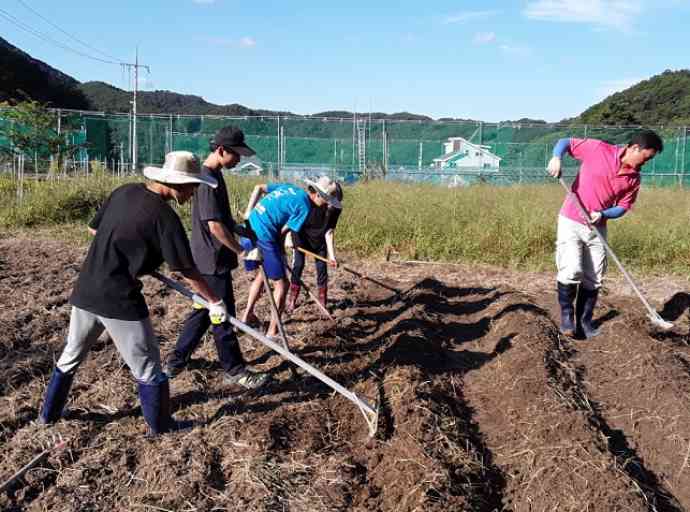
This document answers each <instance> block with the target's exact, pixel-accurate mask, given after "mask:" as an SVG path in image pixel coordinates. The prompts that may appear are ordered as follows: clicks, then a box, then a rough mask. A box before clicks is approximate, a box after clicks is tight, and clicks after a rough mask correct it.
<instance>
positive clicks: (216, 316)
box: [208, 300, 228, 325]
mask: <svg viewBox="0 0 690 512" xmlns="http://www.w3.org/2000/svg"><path fill="white" fill-rule="evenodd" d="M208 316H209V318H210V319H211V323H212V324H213V325H218V324H222V323H223V322H225V321H227V319H228V308H227V307H225V303H224V302H223V301H222V300H219V301H218V302H214V303H212V304H211V303H209V305H208Z"/></svg>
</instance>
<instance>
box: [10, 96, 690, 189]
mask: <svg viewBox="0 0 690 512" xmlns="http://www.w3.org/2000/svg"><path fill="white" fill-rule="evenodd" d="M56 119H59V120H60V122H59V123H57V122H56V128H55V129H56V130H63V131H64V134H65V135H64V136H65V137H66V141H67V140H72V141H77V142H83V143H85V146H84V149H83V150H81V151H79V152H78V154H77V155H75V157H74V159H73V160H74V161H73V162H71V166H69V165H68V166H67V167H68V168H69V169H72V170H73V171H74V172H85V173H88V172H89V169H90V167H91V165H92V163H93V162H99V163H100V165H101V166H102V167H101V168H107V169H109V170H113V171H117V172H139V171H140V170H141V168H142V167H143V166H145V165H159V164H161V163H162V162H163V159H164V155H165V154H166V153H167V152H168V151H171V150H181V149H184V150H189V151H192V152H194V153H196V154H197V155H199V157H201V158H203V157H204V156H205V155H206V154H207V153H208V144H209V140H210V139H211V138H212V136H213V134H214V132H215V131H216V130H218V129H219V128H221V127H223V126H226V125H234V126H238V127H239V128H241V129H242V130H243V131H244V133H245V135H246V137H247V141H248V143H249V144H250V145H251V146H252V147H254V148H255V149H256V151H257V156H256V158H254V159H252V160H251V165H249V166H247V167H243V169H249V170H250V171H251V172H258V173H264V174H267V175H269V176H271V177H273V178H275V179H278V178H280V179H291V178H297V177H300V176H304V175H313V174H324V173H327V174H331V175H333V176H335V177H338V178H340V179H343V180H345V181H347V182H351V181H356V180H359V179H362V178H378V179H387V180H401V181H413V182H428V183H436V184H443V185H447V186H462V185H467V184H472V183H478V182H487V183H495V184H506V185H509V184H515V183H540V182H544V181H545V180H546V174H545V171H544V169H545V167H546V163H547V162H548V159H549V157H550V155H551V150H552V148H553V145H554V143H555V142H556V141H557V140H558V139H559V138H561V137H592V138H598V139H602V140H606V141H609V142H611V143H616V144H624V143H625V142H627V141H628V140H629V138H630V137H631V136H632V134H634V133H635V131H636V130H639V129H640V128H641V127H612V126H608V127H604V126H588V125H574V124H571V125H566V124H544V123H480V122H465V121H402V120H401V121H392V120H376V119H370V118H369V117H367V116H361V117H356V118H325V117H321V118H314V117H271V116H264V117H224V116H187V115H174V114H170V115H162V114H152V115H147V114H143V115H138V116H137V118H136V123H135V121H134V118H133V117H132V116H131V115H128V114H103V113H94V112H78V111H65V110H58V111H56ZM4 122H6V121H5V120H4V119H3V117H2V112H0V131H1V129H2V126H3V123H4ZM58 124H59V126H57V125H58ZM135 125H136V129H135ZM67 127H69V128H67ZM647 128H651V129H654V130H655V131H657V133H659V134H660V135H661V136H662V138H663V139H664V145H665V149H664V152H663V153H662V154H661V155H659V156H657V157H656V158H655V159H653V160H652V161H651V162H650V163H649V164H648V165H647V166H646V167H645V169H644V170H643V176H644V181H645V182H647V183H651V184H655V185H686V184H690V172H689V168H690V145H689V144H688V143H687V139H688V128H687V127H683V126H679V127H654V126H652V127H647ZM134 148H135V149H134ZM0 149H4V151H3V152H2V154H3V155H5V156H4V157H3V161H2V165H1V166H0V172H2V171H4V172H12V169H13V168H14V166H15V163H14V160H13V159H12V158H11V155H12V154H13V152H12V147H11V144H10V142H9V141H8V140H7V139H6V138H2V136H1V135H0ZM134 154H136V158H134V156H133V155H134ZM8 155H10V156H8ZM44 156H45V155H41V157H44ZM40 160H45V158H39V155H33V156H31V157H30V158H28V159H27V163H28V164H27V165H32V162H33V165H34V166H35V167H37V168H35V169H33V172H35V173H37V174H38V173H40V172H42V171H43V170H45V169H47V167H46V166H45V165H43V167H44V168H45V169H41V168H40V167H41V163H40ZM244 164H245V162H243V163H242V164H241V165H244ZM566 168H567V171H566V174H568V173H571V174H574V172H575V170H576V169H577V162H575V161H572V160H569V161H567V163H566ZM31 171H32V170H31V169H30V170H29V172H31Z"/></svg>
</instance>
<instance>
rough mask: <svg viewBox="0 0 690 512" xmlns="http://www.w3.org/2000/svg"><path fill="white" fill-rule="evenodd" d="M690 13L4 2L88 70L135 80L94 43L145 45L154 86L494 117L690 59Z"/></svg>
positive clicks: (685, 5)
mask: <svg viewBox="0 0 690 512" xmlns="http://www.w3.org/2000/svg"><path fill="white" fill-rule="evenodd" d="M689 25H690V0H655V1H652V0H523V1H504V2H499V1H492V0H481V1H480V0H476V1H475V0H471V1H470V0H467V1H451V0H438V1H433V0H429V1H426V2H424V1H422V2H420V1H419V0H416V1H414V2H413V1H410V0H396V1H394V2H393V1H387V0H378V1H373V0H367V1H364V0H348V1H347V2H341V1H340V2H339V1H334V2H328V1H323V0H304V1H290V0H283V1H276V0H273V1H271V0H268V1H252V2H249V1H246V0H137V1H134V0H118V1H116V2H114V1H107V2H106V1H105V0H88V1H87V0H62V1H59V2H56V1H55V0H2V3H0V36H2V37H3V38H5V39H7V40H8V41H9V42H10V43H12V44H14V45H15V46H18V47H19V48H21V49H22V50H24V51H26V52H27V53H29V54H30V55H31V56H33V57H34V58H37V59H40V60H43V61H45V62H46V63H48V64H50V65H51V66H53V67H55V68H57V69H59V70H61V71H63V72H65V73H67V74H69V75H71V76H73V77H74V78H76V79H77V80H80V81H91V80H100V81H104V82H108V83H110V84H112V85H115V86H117V87H120V88H124V89H129V88H130V87H129V84H128V77H127V73H126V72H124V71H123V70H122V68H121V66H119V65H117V64H109V63H106V62H101V61H99V60H95V59H93V58H89V57H97V58H100V59H102V60H106V61H111V60H112V61H114V62H119V61H126V62H133V61H134V55H135V51H136V48H137V47H138V48H139V57H140V62H141V63H143V64H147V65H148V66H150V73H146V72H144V73H142V77H141V78H140V87H141V88H142V89H144V90H158V89H165V90H171V91H175V92H179V93H184V94H194V95H198V96H202V97H203V98H204V99H206V100H207V101H210V102H213V103H218V104H229V103H240V104H242V105H245V106H248V107H250V108H265V109H272V110H287V111H291V112H294V113H298V114H313V113H316V112H322V111H326V110H347V111H353V110H356V111H357V112H362V113H365V112H369V111H375V112H386V113H394V112H403V111H406V112H414V113H417V114H426V115H429V116H431V117H433V118H439V117H457V118H468V119H477V120H483V121H494V122H495V121H503V120H516V119H520V118H523V117H529V118H532V119H543V120H546V121H549V122H555V121H559V120H561V119H564V118H567V117H572V116H576V115H578V114H579V113H581V112H582V111H583V110H585V109H586V108H587V107H589V106H591V105H592V104H594V103H596V102H598V101H600V100H602V99H603V98H605V97H606V96H607V95H609V94H611V93H613V92H616V91H619V90H623V89H625V88H627V87H629V86H631V85H633V84H634V83H637V82H639V81H640V80H644V79H647V78H649V77H651V76H653V75H655V74H659V73H661V72H663V71H664V70H666V69H672V70H677V69H683V68H687V67H689V64H688V59H687V35H686V30H687V29H686V27H687V26H689ZM27 29H28V30H30V31H31V32H29V31H27ZM37 33H38V34H39V35H40V37H37V35H36V34H37ZM74 50H76V51H74Z"/></svg>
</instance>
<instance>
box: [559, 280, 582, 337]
mask: <svg viewBox="0 0 690 512" xmlns="http://www.w3.org/2000/svg"><path fill="white" fill-rule="evenodd" d="M576 294H577V285H576V284H563V283H558V303H559V304H560V305H561V329H560V330H561V334H564V335H565V336H574V335H575V307H574V306H573V302H574V301H575V295H576Z"/></svg>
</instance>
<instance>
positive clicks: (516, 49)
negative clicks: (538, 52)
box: [499, 44, 532, 57]
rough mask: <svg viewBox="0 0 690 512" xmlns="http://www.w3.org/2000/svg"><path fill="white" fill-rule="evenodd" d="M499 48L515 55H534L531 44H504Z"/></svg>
mask: <svg viewBox="0 0 690 512" xmlns="http://www.w3.org/2000/svg"><path fill="white" fill-rule="evenodd" d="M499 48H500V49H501V51H502V52H503V53H505V54H508V55H512V56H513V57H529V56H530V55H532V49H531V48H530V47H529V46H517V45H512V44H502V45H500V46H499Z"/></svg>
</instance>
